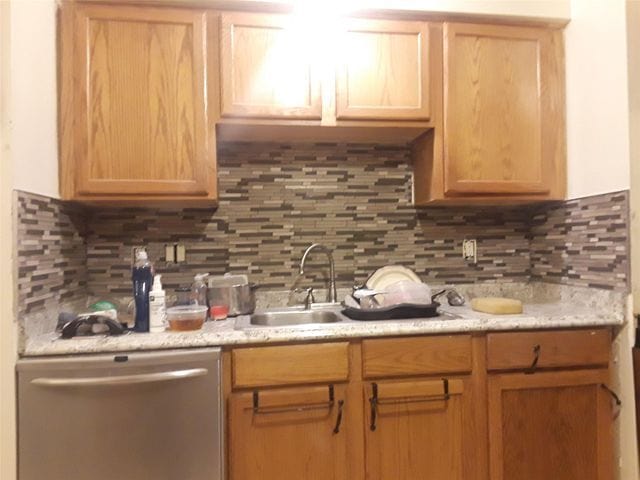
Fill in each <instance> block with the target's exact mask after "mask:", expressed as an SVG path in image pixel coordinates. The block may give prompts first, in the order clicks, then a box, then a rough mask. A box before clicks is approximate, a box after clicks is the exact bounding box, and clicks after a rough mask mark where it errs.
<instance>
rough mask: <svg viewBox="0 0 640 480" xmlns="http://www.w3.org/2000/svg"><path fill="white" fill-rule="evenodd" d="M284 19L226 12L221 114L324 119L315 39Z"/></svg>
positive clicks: (223, 17)
mask: <svg viewBox="0 0 640 480" xmlns="http://www.w3.org/2000/svg"><path fill="white" fill-rule="evenodd" d="M290 18H293V17H288V16H285V15H268V14H254V13H225V14H222V38H221V63H222V64H221V69H222V72H221V73H222V116H223V117H253V118H298V119H320V117H321V115H322V100H321V95H320V80H319V77H318V75H317V72H316V70H315V68H314V62H313V48H312V43H313V42H312V38H311V36H310V35H309V34H308V32H305V31H304V30H303V29H301V28H297V27H296V25H295V23H294V22H293V21H292V20H290Z"/></svg>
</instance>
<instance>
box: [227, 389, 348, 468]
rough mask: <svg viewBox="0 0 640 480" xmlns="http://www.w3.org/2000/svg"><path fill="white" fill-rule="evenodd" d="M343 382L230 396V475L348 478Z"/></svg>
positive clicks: (256, 391)
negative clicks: (339, 384)
mask: <svg viewBox="0 0 640 480" xmlns="http://www.w3.org/2000/svg"><path fill="white" fill-rule="evenodd" d="M344 404H345V387H344V386H338V385H336V386H334V385H327V386H317V387H315V386H314V387H290V388H283V389H277V390H268V389H264V390H255V391H253V392H244V393H233V394H231V395H230V397H229V402H228V406H229V423H228V427H229V459H230V478H233V479H234V480H259V479H262V480H270V479H273V480H280V479H283V480H284V479H300V480H302V479H305V480H348V476H347V460H348V458H347V457H348V453H347V452H348V449H347V440H346V435H345V431H344V428H342V427H343V426H344V425H343V424H342V418H343V415H344Z"/></svg>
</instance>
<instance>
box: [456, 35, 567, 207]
mask: <svg viewBox="0 0 640 480" xmlns="http://www.w3.org/2000/svg"><path fill="white" fill-rule="evenodd" d="M562 61H563V55H562V43H561V40H560V38H558V37H557V35H556V36H554V33H553V32H552V31H550V30H548V29H544V28H525V27H512V26H503V25H500V26H495V25H477V24H462V23H447V24H445V26H444V78H445V84H444V114H445V115H444V118H445V125H444V134H445V142H444V148H445V149H444V184H445V185H444V194H445V195H473V194H476V195H478V194H480V195H482V194H503V195H505V194H506V195H534V196H536V195H537V196H540V197H549V198H561V197H562V196H563V195H564V182H565V174H564V162H565V157H564V155H565V154H564V123H563V122H564V96H563V94H562V92H563V91H564V90H563V88H564V86H563V78H564V77H563V70H562Z"/></svg>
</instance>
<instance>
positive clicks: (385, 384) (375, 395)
mask: <svg viewBox="0 0 640 480" xmlns="http://www.w3.org/2000/svg"><path fill="white" fill-rule="evenodd" d="M466 388H469V387H468V384H467V383H466V382H465V381H463V380H460V379H451V380H448V379H437V380H418V381H416V380H411V381H402V382H392V381H382V382H373V383H368V384H366V386H365V392H364V393H365V399H364V400H365V402H364V403H365V411H366V414H365V418H366V419H367V425H366V430H365V431H366V434H365V449H366V450H365V456H366V478H367V480H445V479H446V480H463V479H464V480H468V479H471V478H475V476H474V474H473V472H468V474H466V472H465V466H464V462H465V453H464V450H465V445H466V444H467V440H471V438H470V437H468V438H467V439H465V433H466V432H465V425H466V424H468V423H472V422H470V419H469V418H468V415H469V413H470V411H469V402H468V401H467V399H466V397H465V389H466Z"/></svg>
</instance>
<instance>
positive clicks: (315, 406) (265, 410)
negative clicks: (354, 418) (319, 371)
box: [249, 385, 344, 427]
mask: <svg viewBox="0 0 640 480" xmlns="http://www.w3.org/2000/svg"><path fill="white" fill-rule="evenodd" d="M340 402H343V403H344V400H340ZM334 404H335V393H334V388H333V385H329V401H327V402H322V403H306V404H300V405H287V406H282V407H279V406H273V407H261V406H260V393H259V392H258V391H257V390H254V391H253V406H252V407H249V408H251V409H252V410H253V413H254V414H256V415H257V414H260V415H268V414H271V413H286V412H305V411H308V410H322V409H326V408H328V409H332V408H333V406H334ZM339 413H341V412H339ZM337 426H338V427H339V426H340V424H338V425H337Z"/></svg>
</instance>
